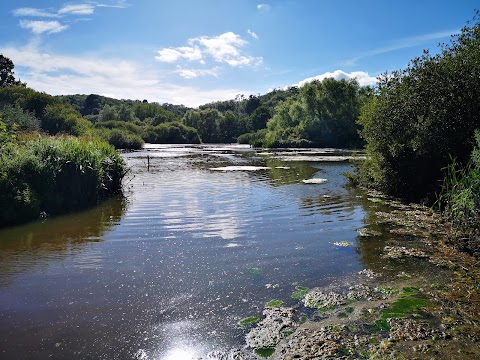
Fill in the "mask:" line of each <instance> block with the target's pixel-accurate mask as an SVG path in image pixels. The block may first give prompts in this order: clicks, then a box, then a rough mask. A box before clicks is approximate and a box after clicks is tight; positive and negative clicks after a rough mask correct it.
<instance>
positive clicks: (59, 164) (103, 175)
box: [0, 136, 126, 226]
mask: <svg viewBox="0 0 480 360" xmlns="http://www.w3.org/2000/svg"><path fill="white" fill-rule="evenodd" d="M125 172H126V169H125V164H124V162H123V160H122V158H121V157H120V156H119V155H118V154H117V153H116V152H115V150H114V149H113V148H112V147H111V146H109V145H108V144H106V143H105V142H101V141H98V140H86V139H79V138H73V137H57V138H52V137H39V136H36V137H35V136H33V137H32V136H31V137H27V138H23V139H20V140H18V141H10V142H8V143H7V144H5V145H4V146H3V147H2V148H1V150H0V203H1V204H2V206H1V207H0V226H8V225H13V224H17V223H22V222H26V221H30V220H33V219H36V218H38V217H39V215H40V212H42V211H44V212H46V213H48V214H60V213H65V212H69V211H75V210H79V209H82V208H85V207H88V206H92V205H94V204H96V203H97V202H98V201H99V200H100V199H102V198H105V197H107V196H109V195H111V194H114V193H117V192H119V191H120V190H121V181H122V178H123V176H124V175H125Z"/></svg>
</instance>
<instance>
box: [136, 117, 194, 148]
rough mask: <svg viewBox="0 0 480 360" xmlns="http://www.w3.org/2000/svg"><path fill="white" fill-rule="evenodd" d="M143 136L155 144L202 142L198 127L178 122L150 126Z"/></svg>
mask: <svg viewBox="0 0 480 360" xmlns="http://www.w3.org/2000/svg"><path fill="white" fill-rule="evenodd" d="M143 138H144V139H145V141H146V142H149V143H153V144H200V143H201V140H200V137H199V136H198V132H197V130H196V129H194V128H192V127H189V126H186V125H183V124H181V123H177V122H168V123H163V124H160V125H157V126H148V127H147V128H146V129H145V133H144V135H143Z"/></svg>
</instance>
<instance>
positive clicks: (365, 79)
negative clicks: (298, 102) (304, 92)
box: [293, 70, 377, 87]
mask: <svg viewBox="0 0 480 360" xmlns="http://www.w3.org/2000/svg"><path fill="white" fill-rule="evenodd" d="M326 78H334V79H335V80H341V79H345V80H350V79H357V81H358V83H359V84H360V86H366V85H374V84H375V83H376V82H377V79H376V78H375V77H373V76H370V75H368V73H367V72H365V71H352V72H351V73H346V72H345V71H342V70H335V71H334V72H326V73H324V74H321V75H317V76H313V77H310V78H307V79H304V80H302V81H300V82H298V83H296V84H294V85H293V86H298V87H302V86H303V85H305V84H307V83H309V82H312V81H314V80H319V81H322V80H324V79H326Z"/></svg>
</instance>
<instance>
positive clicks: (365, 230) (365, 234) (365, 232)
mask: <svg viewBox="0 0 480 360" xmlns="http://www.w3.org/2000/svg"><path fill="white" fill-rule="evenodd" d="M357 232H358V234H359V235H360V236H363V237H368V236H380V235H382V233H381V232H380V231H376V230H372V229H368V228H362V229H358V230H357Z"/></svg>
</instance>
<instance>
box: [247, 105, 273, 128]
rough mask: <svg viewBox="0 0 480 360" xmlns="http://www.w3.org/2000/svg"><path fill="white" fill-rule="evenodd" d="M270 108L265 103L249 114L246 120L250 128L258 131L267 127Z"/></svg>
mask: <svg viewBox="0 0 480 360" xmlns="http://www.w3.org/2000/svg"><path fill="white" fill-rule="evenodd" d="M270 117H271V113H270V109H269V108H268V107H267V106H266V105H262V106H259V107H257V108H256V109H255V111H253V113H252V114H251V115H250V117H249V119H248V121H249V126H250V129H252V130H253V131H258V130H261V129H265V128H266V127H267V122H268V120H270Z"/></svg>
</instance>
